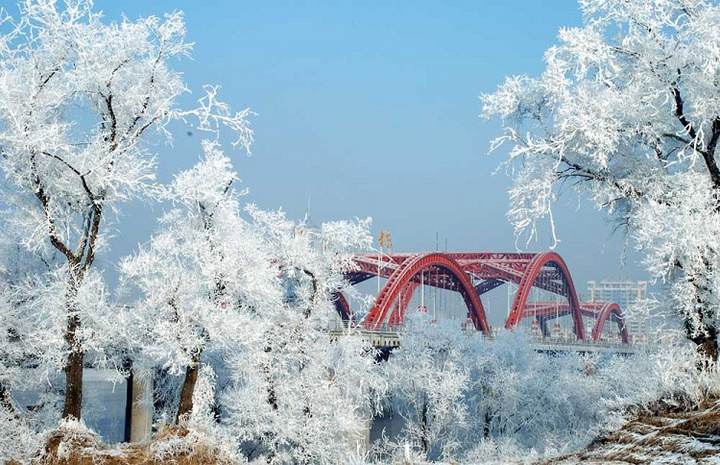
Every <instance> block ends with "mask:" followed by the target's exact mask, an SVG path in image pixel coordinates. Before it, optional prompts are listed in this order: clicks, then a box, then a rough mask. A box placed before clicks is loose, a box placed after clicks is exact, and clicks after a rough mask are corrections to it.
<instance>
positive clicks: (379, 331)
mask: <svg viewBox="0 0 720 465" xmlns="http://www.w3.org/2000/svg"><path fill="white" fill-rule="evenodd" d="M460 328H461V330H463V331H470V332H479V331H477V330H476V329H475V327H474V326H473V324H472V323H467V324H461V326H460ZM350 329H352V330H357V331H358V332H359V333H361V334H367V335H372V334H376V335H382V337H383V338H388V337H390V338H392V337H396V338H399V336H398V333H400V332H402V331H403V330H404V329H405V325H404V324H392V325H391V324H388V323H383V324H382V325H380V326H379V327H378V328H376V329H365V328H363V325H362V323H357V322H354V321H340V320H333V321H331V322H330V324H329V327H328V330H329V331H330V332H331V333H334V334H340V333H344V332H346V331H347V330H350ZM500 331H504V329H503V328H498V327H496V328H493V329H492V333H491V335H490V338H491V339H494V338H495V337H496V336H497V334H498V333H499V332H500ZM530 337H531V338H532V339H533V341H535V342H536V343H537V344H540V345H562V346H566V347H581V346H583V347H587V346H595V347H598V348H613V347H622V346H639V345H646V344H648V338H638V339H636V340H635V341H632V342H631V343H630V344H623V343H622V341H621V340H620V338H617V339H613V340H608V339H601V340H599V341H595V342H593V341H582V340H580V339H578V338H577V337H576V336H575V334H574V333H572V332H563V333H560V334H551V335H550V336H549V337H543V335H542V333H533V332H531V333H530Z"/></svg>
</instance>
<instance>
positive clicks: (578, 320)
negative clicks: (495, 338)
mask: <svg viewBox="0 0 720 465" xmlns="http://www.w3.org/2000/svg"><path fill="white" fill-rule="evenodd" d="M543 267H553V268H555V270H556V271H557V272H559V273H560V274H561V275H562V277H563V284H564V285H565V286H566V296H567V298H568V303H569V305H570V313H571V314H572V318H573V326H574V328H573V329H574V332H575V336H576V337H577V338H578V339H580V340H581V341H584V340H585V327H584V325H583V319H582V313H581V309H580V301H579V299H578V297H577V292H576V291H575V285H574V284H573V282H572V277H571V276H570V271H569V270H568V268H567V265H566V264H565V261H564V260H563V259H562V258H561V257H560V255H558V254H556V253H555V252H543V253H540V254H537V255H535V257H533V259H532V260H531V262H530V263H529V264H528V266H527V269H526V270H525V274H524V275H523V278H522V280H521V282H520V285H519V287H518V291H517V292H516V293H515V300H514V301H513V305H512V310H511V312H510V315H509V316H508V319H507V321H506V322H505V328H506V329H512V328H514V327H516V326H517V325H518V324H519V323H520V320H521V319H522V316H523V311H524V309H525V305H526V304H527V301H528V297H529V296H530V290H531V289H532V288H533V287H534V286H535V284H536V283H535V280H536V278H537V277H538V276H540V275H541V273H542V271H543Z"/></svg>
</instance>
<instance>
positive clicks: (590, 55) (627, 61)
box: [482, 0, 720, 361]
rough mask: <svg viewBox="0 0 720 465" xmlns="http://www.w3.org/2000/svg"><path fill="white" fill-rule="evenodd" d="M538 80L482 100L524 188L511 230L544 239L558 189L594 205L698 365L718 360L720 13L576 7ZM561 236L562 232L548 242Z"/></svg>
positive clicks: (514, 200) (598, 0)
mask: <svg viewBox="0 0 720 465" xmlns="http://www.w3.org/2000/svg"><path fill="white" fill-rule="evenodd" d="M580 7H581V9H582V12H583V16H584V21H583V27H579V28H564V29H561V30H560V33H559V39H560V43H559V44H558V45H556V46H554V47H552V48H550V49H549V50H548V51H547V52H546V54H545V60H546V63H547V68H546V70H545V71H544V73H543V74H542V75H541V76H540V77H538V78H530V77H526V76H516V77H511V78H508V79H507V80H506V81H505V83H504V84H502V85H501V86H500V87H499V88H498V90H497V92H495V93H494V94H491V95H483V96H482V101H483V115H484V116H485V117H487V118H490V117H492V116H500V117H501V118H502V121H503V127H504V129H505V135H504V136H502V137H500V138H498V139H496V140H495V142H494V147H497V146H499V145H502V144H505V143H507V144H510V145H511V149H510V155H509V160H510V161H509V163H510V164H511V165H512V172H513V173H514V180H515V185H514V187H513V188H512V189H511V190H510V198H511V204H512V206H511V209H510V211H509V217H510V218H511V220H512V221H513V222H514V224H515V226H516V228H517V229H518V230H524V231H526V232H528V231H529V235H530V236H532V235H534V233H535V224H536V221H537V220H538V219H541V218H543V217H548V216H549V217H550V218H551V220H552V206H553V204H554V202H555V200H556V196H557V191H556V188H555V187H556V184H558V183H562V182H568V183H569V184H570V185H571V186H572V187H573V188H575V189H576V190H577V191H578V193H579V194H580V195H581V196H589V197H590V198H592V199H593V201H594V202H595V203H596V205H597V207H598V209H601V210H604V211H606V212H607V213H608V214H609V215H611V216H613V217H614V218H615V219H617V221H619V223H620V224H621V225H623V226H625V227H626V228H627V231H628V232H629V233H630V234H631V235H632V237H633V238H634V239H635V241H636V244H637V247H638V248H639V249H641V250H642V251H644V253H645V255H646V260H645V264H646V265H647V268H648V270H649V271H650V273H651V274H652V276H653V277H655V278H657V279H659V280H661V281H663V282H666V283H668V291H669V292H668V294H669V300H668V306H669V307H670V308H671V309H673V311H676V312H677V314H679V315H680V316H681V317H682V322H683V324H684V328H685V332H686V335H687V337H688V338H689V339H690V340H691V341H693V342H694V343H695V344H696V345H697V348H698V352H699V354H701V355H702V356H703V357H705V358H706V359H707V360H710V361H715V360H717V356H718V343H717V336H718V329H719V328H718V310H719V309H720V300H718V299H719V296H720V273H719V270H718V268H719V267H720V234H718V233H719V232H720V167H718V158H717V157H718V153H717V152H718V141H719V140H720V79H719V78H720V6H719V5H718V4H717V2H715V1H710V0H658V1H654V2H652V3H649V2H644V1H640V0H629V1H628V0H581V1H580ZM553 233H554V232H553Z"/></svg>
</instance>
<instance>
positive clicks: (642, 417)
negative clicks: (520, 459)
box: [543, 399, 720, 465]
mask: <svg viewBox="0 0 720 465" xmlns="http://www.w3.org/2000/svg"><path fill="white" fill-rule="evenodd" d="M653 461H661V462H662V463H718V462H719V461H720V401H719V400H718V399H708V400H707V401H706V402H704V403H702V404H700V405H699V406H693V407H692V408H688V409H686V410H685V411H681V410H680V409H678V408H677V406H668V407H667V408H665V409H663V408H660V407H658V408H656V409H653V411H652V412H648V411H645V412H643V413H642V414H637V416H636V418H635V419H633V420H632V421H629V422H628V423H627V424H625V426H624V427H623V428H622V429H620V430H619V431H616V432H615V433H612V434H610V435H608V436H605V437H602V438H599V439H598V440H596V441H594V442H593V443H592V444H590V445H589V446H588V447H587V448H586V449H585V450H584V451H582V452H579V453H575V454H570V455H566V456H563V457H558V458H555V459H552V460H549V461H546V462H543V463H545V464H548V465H550V464H553V465H560V464H563V465H568V464H574V463H596V464H599V463H603V464H641V463H650V462H653Z"/></svg>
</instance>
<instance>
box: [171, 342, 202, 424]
mask: <svg viewBox="0 0 720 465" xmlns="http://www.w3.org/2000/svg"><path fill="white" fill-rule="evenodd" d="M192 362H193V363H191V364H190V365H188V367H187V369H186V370H185V381H183V386H182V390H181V391H180V405H178V411H177V416H176V417H175V424H176V425H179V424H180V422H181V421H182V420H184V419H186V418H187V417H188V416H190V413H191V412H192V409H193V393H194V392H195V384H197V379H198V373H199V371H200V352H198V353H197V355H194V356H193V358H192Z"/></svg>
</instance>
